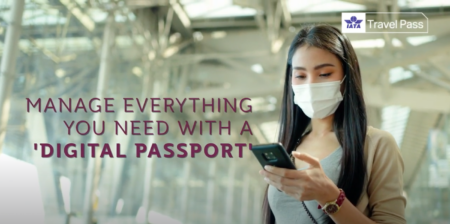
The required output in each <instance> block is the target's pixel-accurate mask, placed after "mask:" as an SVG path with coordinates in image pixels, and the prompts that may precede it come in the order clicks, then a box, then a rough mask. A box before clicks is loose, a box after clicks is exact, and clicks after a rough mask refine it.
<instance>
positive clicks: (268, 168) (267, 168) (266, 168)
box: [264, 165, 272, 170]
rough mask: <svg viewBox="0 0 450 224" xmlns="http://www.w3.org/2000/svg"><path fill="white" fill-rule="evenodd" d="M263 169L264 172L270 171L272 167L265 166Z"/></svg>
mask: <svg viewBox="0 0 450 224" xmlns="http://www.w3.org/2000/svg"><path fill="white" fill-rule="evenodd" d="M264 169H265V170H270V169H272V167H271V166H267V165H266V166H264Z"/></svg>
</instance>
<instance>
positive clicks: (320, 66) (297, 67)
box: [294, 63, 334, 71]
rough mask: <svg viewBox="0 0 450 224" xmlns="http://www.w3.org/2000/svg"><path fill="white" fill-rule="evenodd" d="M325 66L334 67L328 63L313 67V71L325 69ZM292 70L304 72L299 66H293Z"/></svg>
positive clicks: (304, 69)
mask: <svg viewBox="0 0 450 224" xmlns="http://www.w3.org/2000/svg"><path fill="white" fill-rule="evenodd" d="M327 66H331V67H334V65H333V64H330V63H324V64H320V65H316V67H314V70H317V69H321V68H323V67H327ZM294 69H295V70H303V71H306V68H304V67H301V66H295V67H294Z"/></svg>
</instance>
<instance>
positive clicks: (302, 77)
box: [295, 75, 306, 79]
mask: <svg viewBox="0 0 450 224" xmlns="http://www.w3.org/2000/svg"><path fill="white" fill-rule="evenodd" d="M295 78H297V79H304V78H306V76H304V75H296V76H295Z"/></svg>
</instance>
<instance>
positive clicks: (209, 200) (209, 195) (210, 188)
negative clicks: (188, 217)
mask: <svg viewBox="0 0 450 224" xmlns="http://www.w3.org/2000/svg"><path fill="white" fill-rule="evenodd" d="M216 163H217V160H216V159H212V160H210V162H209V173H208V185H207V192H206V223H214V222H213V214H214V189H215V176H216ZM183 221H184V220H183Z"/></svg>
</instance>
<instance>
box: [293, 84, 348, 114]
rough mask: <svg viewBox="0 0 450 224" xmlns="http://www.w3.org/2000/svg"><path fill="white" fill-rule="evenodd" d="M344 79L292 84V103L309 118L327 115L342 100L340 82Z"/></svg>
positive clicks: (334, 109)
mask: <svg viewBox="0 0 450 224" xmlns="http://www.w3.org/2000/svg"><path fill="white" fill-rule="evenodd" d="M344 79H345V77H344ZM344 79H342V81H334V82H322V83H312V84H302V85H292V90H293V91H294V103H295V104H297V105H298V106H299V107H300V108H301V109H302V110H303V112H304V113H305V114H306V116H308V117H310V118H319V119H322V118H325V117H328V116H330V115H331V114H333V113H334V112H335V111H336V109H337V108H338V106H339V104H340V103H341V101H342V100H343V97H342V94H341V83H342V82H343V81H344Z"/></svg>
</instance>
